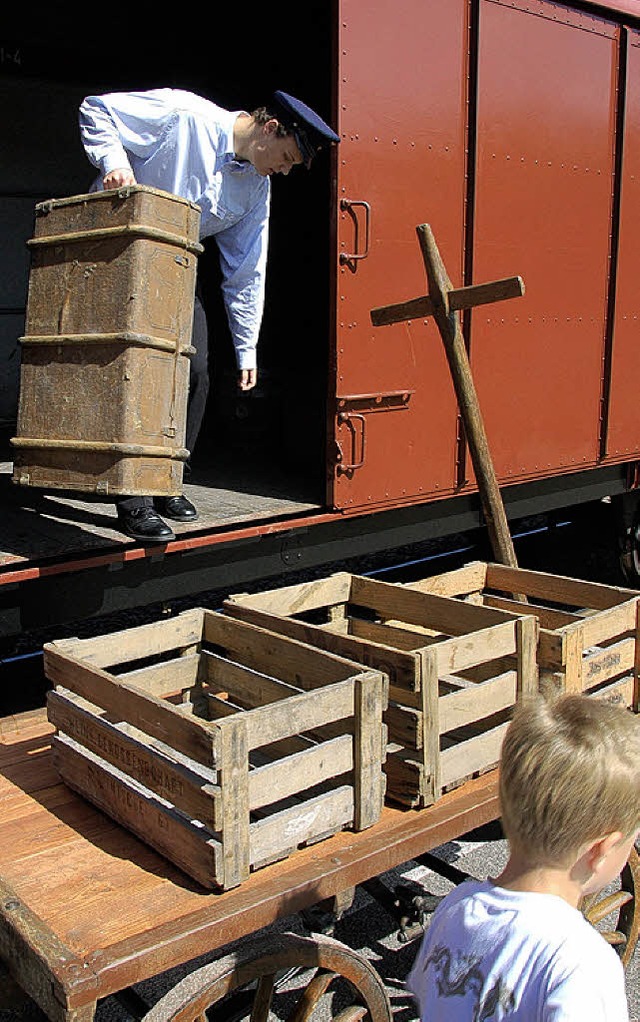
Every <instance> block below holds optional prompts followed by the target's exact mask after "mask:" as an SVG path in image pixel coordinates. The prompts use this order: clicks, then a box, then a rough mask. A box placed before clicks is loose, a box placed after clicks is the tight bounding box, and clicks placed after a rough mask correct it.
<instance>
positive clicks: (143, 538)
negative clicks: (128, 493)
mask: <svg viewBox="0 0 640 1022" xmlns="http://www.w3.org/2000/svg"><path fill="white" fill-rule="evenodd" d="M118 523H119V525H120V528H121V529H122V531H123V532H126V534H127V536H132V537H133V539H139V540H140V542H141V543H168V542H169V540H170V539H175V538H176V537H175V533H174V532H173V529H170V528H169V526H168V525H167V523H166V522H163V521H162V518H161V517H160V515H159V514H157V513H156V512H155V511H154V510H153V508H152V507H134V508H132V509H131V510H130V511H118Z"/></svg>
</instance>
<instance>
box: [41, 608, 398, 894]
mask: <svg viewBox="0 0 640 1022" xmlns="http://www.w3.org/2000/svg"><path fill="white" fill-rule="evenodd" d="M45 671H46V674H47V677H48V678H49V679H50V680H51V681H52V682H54V684H55V689H54V691H52V692H50V693H49V694H48V705H47V708H48V715H49V719H50V720H51V722H52V723H53V724H54V725H55V727H56V728H57V733H56V736H55V738H54V743H53V746H54V755H55V761H56V764H57V767H58V770H59V771H60V774H61V776H62V778H63V779H64V781H65V782H66V783H67V784H68V785H69V786H70V787H71V788H73V789H74V790H76V791H78V792H80V794H82V795H84V796H85V797H86V798H88V799H89V800H90V801H92V802H93V803H95V804H96V805H97V806H98V807H99V808H100V809H102V810H104V811H105V812H106V813H108V814H109V815H111V816H112V817H113V818H114V819H116V820H117V821H118V822H119V823H122V824H123V825H124V826H126V827H128V828H129V829H130V830H132V831H133V832H134V833H136V834H137V835H138V836H139V837H140V838H142V839H143V840H144V841H146V842H147V843H148V844H150V845H152V846H153V847H154V848H156V849H157V850H158V851H160V852H161V853H163V854H164V855H165V856H166V857H167V858H169V859H171V860H172V862H174V863H175V864H176V865H178V866H180V867H181V868H182V869H183V870H184V871H185V872H186V873H188V874H189V875H190V876H192V877H193V878H194V879H196V880H198V881H199V882H200V883H201V884H203V885H204V886H205V887H217V888H222V889H226V888H230V887H234V886H237V885H238V884H239V883H241V882H242V881H243V880H244V879H246V877H247V876H248V875H249V872H250V870H252V869H256V868H258V867H260V866H264V865H266V864H267V863H269V862H273V861H275V860H278V859H282V858H284V857H286V856H288V855H290V854H291V853H292V852H293V851H294V850H295V849H296V848H298V847H299V846H301V845H303V844H308V843H311V842H315V841H318V840H320V839H321V838H323V837H327V836H329V835H331V834H334V833H336V832H337V831H339V830H341V829H343V828H346V827H352V828H354V829H356V830H361V829H363V828H365V827H369V826H370V825H371V824H374V823H375V822H376V821H377V820H378V818H379V816H380V812H381V810H382V806H383V802H384V786H385V777H384V774H383V771H382V763H383V759H384V756H385V754H386V728H385V726H384V724H383V722H382V715H383V710H384V708H385V707H386V702H387V693H388V681H387V679H386V677H385V676H384V675H383V674H382V673H380V672H378V671H370V670H363V669H362V668H361V667H359V666H358V665H355V664H353V663H351V662H349V661H346V660H343V659H341V658H339V657H337V656H332V655H330V654H324V653H321V652H320V651H318V650H313V649H310V648H309V647H307V646H304V645H301V644H300V643H297V642H295V641H292V640H291V639H288V638H286V637H283V636H279V635H274V634H271V633H268V632H266V631H264V630H263V629H260V628H256V627H255V626H253V625H250V624H246V623H244V622H242V621H237V620H234V619H232V618H230V617H227V616H224V615H222V614H216V613H214V612H212V611H208V610H202V609H197V610H191V611H187V612H185V613H183V614H180V615H178V616H177V617H175V618H170V619H168V620H166V621H161V622H158V623H155V624H148V625H142V626H139V627H136V628H131V629H128V630H126V631H122V632H116V633H113V634H111V635H106V636H101V637H99V638H91V639H68V640H62V641H58V642H52V643H49V644H48V645H46V646H45Z"/></svg>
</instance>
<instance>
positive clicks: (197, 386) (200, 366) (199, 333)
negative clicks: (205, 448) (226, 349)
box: [116, 289, 209, 511]
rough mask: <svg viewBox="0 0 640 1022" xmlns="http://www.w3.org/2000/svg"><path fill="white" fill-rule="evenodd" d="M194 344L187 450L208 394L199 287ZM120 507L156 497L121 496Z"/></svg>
mask: <svg viewBox="0 0 640 1022" xmlns="http://www.w3.org/2000/svg"><path fill="white" fill-rule="evenodd" d="M191 344H192V347H194V348H195V352H194V354H193V355H192V356H191V360H190V366H189V399H188V404H187V430H186V437H185V443H186V446H187V450H189V451H190V452H191V451H193V449H194V447H195V445H196V441H197V439H198V435H199V433H200V427H201V426H202V420H203V418H204V412H205V408H206V406H207V397H208V396H209V332H208V330H207V317H206V314H205V311H204V306H203V304H202V300H201V298H200V295H199V293H198V290H197V289H196V297H195V302H194V306H193V331H192V334H191ZM116 507H117V508H118V511H132V510H133V509H134V508H137V507H153V497H118V498H117V499H116Z"/></svg>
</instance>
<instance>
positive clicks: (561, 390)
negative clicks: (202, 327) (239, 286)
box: [0, 0, 640, 636]
mask: <svg viewBox="0 0 640 1022" xmlns="http://www.w3.org/2000/svg"><path fill="white" fill-rule="evenodd" d="M43 19H44V20H43ZM20 22H22V23H20ZM9 31H10V33H11V34H10V35H8V36H7V38H6V39H4V40H0V44H1V45H0V104H1V106H2V108H3V123H5V124H7V125H9V126H10V130H9V131H8V132H7V133H6V135H7V137H6V139H5V142H6V147H5V149H4V153H5V156H6V157H7V158H6V159H3V161H2V164H1V165H0V208H1V209H2V210H3V211H4V212H5V214H6V215H5V216H3V218H2V220H3V225H2V233H3V241H5V242H6V244H5V245H4V249H3V251H4V253H5V254H4V255H3V256H2V259H1V261H2V267H3V271H4V272H3V274H0V279H2V284H1V285H0V292H1V293H0V360H1V361H2V362H3V365H4V367H5V369H3V372H2V373H1V374H0V376H1V377H2V380H3V381H4V382H3V383H2V384H0V388H3V389H0V416H1V421H2V423H3V424H4V425H5V426H6V427H7V430H8V435H10V432H11V420H12V416H13V415H14V414H15V406H16V385H17V376H16V366H17V363H18V355H17V338H18V337H19V335H20V333H21V328H20V324H21V316H22V315H23V313H24V295H25V292H26V280H27V275H28V263H27V256H26V250H25V246H24V241H25V240H26V239H27V238H28V237H29V236H30V232H31V226H32V215H33V206H34V203H35V201H38V200H39V199H42V198H50V197H59V196H62V195H69V194H78V193H81V192H83V191H86V190H87V188H88V185H89V183H90V181H91V174H90V173H89V171H90V168H88V165H87V164H86V161H85V160H84V156H83V154H82V152H81V150H80V145H79V141H78V138H77V130H76V107H77V103H78V102H79V101H80V100H81V98H82V96H83V95H85V94H87V93H89V92H98V91H108V90H116V89H119V88H126V89H130V88H136V89H140V88H147V87H152V86H156V85H175V86H178V87H182V88H190V89H193V90H194V91H200V92H203V93H204V94H206V95H210V96H211V97H213V98H215V99H217V100H218V101H219V102H221V103H222V104H224V105H227V106H229V107H230V108H235V109H239V108H243V107H247V106H248V107H251V105H252V104H253V105H258V104H259V103H260V102H262V101H263V99H264V97H265V95H268V94H270V92H271V91H272V89H274V88H285V89H288V90H290V91H291V92H293V93H297V94H299V95H301V96H303V97H304V98H305V99H306V100H307V101H308V102H309V103H311V104H312V105H314V106H315V107H316V108H317V109H319V110H320V111H321V112H322V113H323V114H324V115H325V116H326V117H327V118H328V119H329V120H331V121H332V123H333V124H334V125H335V126H336V127H337V129H338V130H339V132H340V135H341V143H340V145H339V147H338V148H337V150H336V151H335V152H334V153H332V155H331V157H330V158H326V156H325V158H324V160H322V159H321V160H318V161H316V163H317V166H314V167H313V169H312V171H311V172H310V173H309V174H307V173H306V172H300V173H297V174H294V175H292V176H291V177H290V178H289V179H287V180H286V181H285V180H282V181H275V182H274V195H273V216H272V224H273V226H272V237H271V251H270V276H269V282H268V294H267V310H266V314H265V320H264V325H263V332H262V338H261V342H260V349H259V357H260V373H261V376H260V385H259V387H258V388H257V390H256V392H254V393H253V394H252V395H251V396H250V397H249V398H248V397H246V396H244V397H243V396H238V395H237V394H236V393H235V389H234V382H233V381H234V371H233V356H232V354H231V345H230V342H229V340H228V337H227V336H226V328H225V326H224V324H223V319H222V317H221V313H220V309H219V307H218V295H217V292H218V289H217V287H216V273H217V267H216V258H215V250H214V251H210V250H207V251H206V252H205V255H204V256H203V257H202V260H201V268H200V276H201V280H202V282H203V285H204V288H205V299H206V301H207V305H208V313H209V318H210V321H211V324H212V326H213V329H212V335H213V337H214V342H213V362H214V367H215V371H214V384H213V391H214V393H213V400H211V401H210V406H209V412H208V417H207V421H206V423H205V439H204V440H203V441H201V449H199V450H197V451H196V452H194V469H195V477H196V479H198V478H199V479H200V481H201V482H202V484H203V485H202V490H203V491H205V490H206V489H207V486H208V485H209V484H210V485H213V486H215V487H218V488H220V487H224V492H225V494H227V495H229V494H231V493H234V492H235V493H240V492H242V493H244V494H245V495H246V494H252V493H262V494H263V495H264V494H265V493H266V494H269V492H271V491H270V490H269V486H273V485H274V480H275V479H277V480H278V486H279V487H280V489H279V492H280V493H284V495H285V498H286V499H285V500H283V501H282V502H281V503H278V502H276V503H275V504H274V505H273V506H272V507H271V509H270V510H265V507H264V502H262V503H260V502H257V503H256V504H255V506H254V507H253V508H251V507H249V508H248V509H247V507H246V506H244V505H243V508H242V511H241V512H237V513H234V511H233V510H232V511H231V512H229V513H228V514H226V515H221V514H220V509H219V507H218V508H217V509H216V508H215V507H214V508H213V509H211V508H210V509H209V512H207V514H204V515H203V516H202V518H201V521H200V522H199V523H198V524H197V526H191V527H185V529H184V530H183V531H180V534H179V536H178V538H177V540H176V542H175V543H174V544H169V545H168V547H167V548H166V550H165V551H164V552H163V553H162V554H161V555H160V554H159V553H158V551H157V550H156V551H153V552H150V551H144V550H142V549H139V548H135V546H134V545H132V543H131V541H128V540H126V539H125V538H124V537H120V536H119V535H118V534H117V532H115V531H109V528H108V527H107V528H106V531H105V530H103V532H102V533H101V532H100V529H99V528H98V529H94V531H93V533H92V532H91V529H92V526H91V521H92V514H87V515H85V517H84V518H82V520H81V522H80V518H79V517H78V516H79V514H80V513H79V511H78V507H77V503H76V504H75V505H74V507H73V513H72V514H71V516H70V517H67V519H65V518H64V513H63V512H62V511H60V508H59V507H58V517H57V518H56V524H55V530H54V535H53V538H52V537H51V535H49V534H47V532H46V529H43V527H42V525H41V522H42V516H40V518H39V519H38V521H39V522H40V524H39V526H38V529H36V530H35V531H36V532H38V542H39V543H40V546H38V545H37V544H36V541H35V538H34V539H33V542H32V541H31V537H32V536H33V534H34V530H33V529H31V528H29V529H25V528H24V527H23V530H22V532H21V533H20V528H19V526H16V525H15V523H16V522H17V521H18V520H20V521H22V522H24V519H23V518H22V519H20V512H21V510H22V506H21V505H20V500H22V499H24V495H21V497H20V498H17V497H16V496H15V494H14V493H13V491H12V488H11V486H10V484H9V479H8V475H7V474H5V476H4V477H0V478H2V482H3V484H4V483H6V485H3V488H2V491H1V492H2V499H3V501H5V502H6V503H7V504H8V505H9V504H10V505H11V508H12V516H13V517H11V521H12V522H14V526H13V527H12V528H13V530H14V531H13V532H12V533H11V535H10V536H8V537H7V538H6V539H5V540H4V541H3V542H0V547H2V549H3V550H4V551H5V552H4V553H3V554H2V555H1V561H0V582H6V583H11V584H10V585H6V586H0V591H1V595H0V618H1V620H2V627H1V634H2V635H3V636H12V635H16V634H17V633H18V632H20V631H22V630H24V629H25V628H26V627H32V626H38V625H47V624H50V625H59V624H61V623H62V622H63V621H68V620H71V619H72V618H73V617H74V613H75V616H76V618H77V617H82V616H85V615H89V616H99V615H100V614H104V613H107V612H109V611H111V610H117V609H122V608H123V607H133V606H136V605H140V606H141V605H143V604H147V603H152V602H160V601H162V600H165V601H166V600H169V599H171V598H173V597H175V596H180V595H186V594H187V593H189V594H191V593H195V592H198V591H203V590H204V589H209V588H213V587H215V586H216V585H217V586H218V587H219V588H221V589H224V588H229V587H233V586H236V585H237V584H238V583H239V582H241V583H247V582H249V583H251V582H252V581H256V580H258V579H260V578H261V577H264V576H265V575H268V574H274V573H275V572H276V571H277V570H278V569H279V570H282V571H292V570H296V569H299V568H309V567H314V566H318V565H322V564H325V563H328V562H329V561H330V560H332V559H336V558H338V557H341V556H346V555H349V554H353V553H360V552H370V551H380V550H384V549H388V548H389V547H393V546H394V545H395V546H399V545H400V544H401V543H402V542H406V541H409V540H411V541H415V540H418V539H420V540H421V539H425V538H428V537H429V536H433V535H442V534H444V533H447V532H454V531H457V530H459V529H460V528H461V527H470V526H472V525H474V524H475V525H477V524H478V523H479V522H480V520H481V516H480V511H479V503H478V500H477V493H476V490H477V488H476V485H475V481H474V476H473V471H472V467H471V464H470V460H469V456H468V450H467V447H466V444H465V442H464V435H463V430H462V427H461V420H460V415H459V411H458V407H457V403H456V399H455V394H454V390H453V387H452V383H451V379H450V375H449V370H448V366H447V362H446V359H445V355H444V351H443V348H442V344H441V341H440V337H439V335H438V332H437V329H436V327H435V324H434V322H433V320H422V319H419V320H414V321H412V322H410V323H401V324H396V325H394V326H388V327H385V328H374V327H373V326H372V324H371V319H370V311H371V309H372V308H374V307H377V306H382V305H387V304H392V303H396V302H400V301H403V300H406V299H410V298H415V297H417V296H420V295H424V294H425V293H426V287H427V285H426V279H425V272H424V266H423V263H422V260H421V256H420V250H419V247H418V244H417V240H416V231H415V228H416V226H417V225H418V224H421V223H429V224H430V225H431V227H432V229H433V231H434V234H435V237H436V239H437V243H438V246H439V249H440V252H441V254H442V257H443V260H444V262H445V265H446V267H447V270H448V273H449V276H450V277H451V280H452V282H453V285H454V286H455V287H459V286H463V285H466V284H471V283H482V282H484V281H488V280H492V279H498V278H502V277H507V276H512V275H516V274H517V275H520V276H521V277H522V278H523V280H524V282H525V287H526V292H525V295H524V296H523V297H522V298H519V299H517V300H513V301H509V302H503V303H500V304H496V305H488V306H484V307H482V308H478V309H476V310H474V311H473V313H472V314H468V315H467V316H466V317H465V320H464V329H465V336H466V341H467V344H468V348H469V352H470V360H471V366H472V370H473V373H474V377H475V381H476V386H477V390H478V395H479V399H480V404H481V408H482V412H483V415H484V420H485V425H486V430H487V434H488V439H489V443H490V446H491V450H492V454H493V458H494V462H495V467H496V471H497V475H498V479H499V481H500V483H501V485H502V486H503V487H504V488H505V489H504V494H505V500H506V504H507V510H508V513H509V516H510V518H512V519H513V518H516V517H518V516H522V515H525V514H528V513H531V512H533V511H535V512H538V511H547V510H549V509H552V508H564V507H570V506H573V505H576V504H578V503H581V502H585V501H591V500H594V499H600V498H601V497H603V496H611V497H612V498H614V499H615V501H618V502H619V503H620V504H621V505H624V510H625V514H626V524H627V526H628V525H629V524H630V523H631V524H632V525H633V522H632V512H633V508H634V507H635V499H634V498H635V493H634V490H635V486H636V484H637V481H638V477H637V464H638V461H640V403H639V402H638V401H637V399H636V387H637V379H638V376H639V375H640V372H639V371H640V346H639V345H638V343H637V338H638V317H639V313H640V298H639V294H638V286H637V266H638V263H639V261H640V241H639V240H638V232H637V223H638V218H639V215H640V191H639V184H638V182H639V181H640V3H639V2H637V0H602V2H600V3H594V2H587V0H582V2H578V0H576V2H574V3H558V2H555V0H447V2H446V3H442V2H441V0H421V2H419V3H418V2H416V0H403V2H402V3H397V2H395V0H394V2H392V0H373V2H370V3H363V2H362V0H337V2H334V3H328V2H326V0H311V2H310V3H308V4H307V5H306V6H305V13H304V17H303V16H302V15H301V13H300V11H299V9H298V8H297V7H296V6H295V5H293V4H289V3H286V2H284V3H281V4H277V5H274V7H273V9H271V10H270V11H269V12H268V17H267V16H266V15H265V16H263V17H262V18H261V20H260V21H257V22H256V23H255V24H248V23H245V22H244V21H243V22H242V24H240V23H239V22H238V18H237V14H236V13H235V12H233V11H228V10H227V11H225V12H224V13H221V12H219V11H216V12H215V15H213V14H212V15H211V25H210V26H209V27H208V28H207V30H206V31H203V30H202V29H201V28H198V26H196V25H188V26H184V31H180V32H176V27H175V25H174V24H173V23H171V24H168V23H167V22H166V21H164V20H163V19H161V18H157V19H149V18H145V19H144V20H138V21H136V20H135V19H134V20H133V21H131V20H130V19H129V18H127V28H126V31H125V30H124V27H123V26H116V25H115V23H114V22H111V21H108V20H107V19H105V21H104V22H101V23H100V24H97V25H96V27H95V29H92V30H91V32H89V31H88V30H87V29H86V27H84V26H82V27H80V26H78V24H77V23H76V22H74V21H73V19H72V17H71V16H70V15H66V16H65V15H60V14H59V13H58V12H56V15H55V17H53V15H52V16H51V18H50V21H47V16H46V15H43V14H41V15H39V18H38V21H37V22H36V23H32V24H29V23H27V19H25V18H22V19H21V18H20V16H18V18H17V20H16V19H14V25H13V26H12V28H11V29H10V30H9ZM52 414H55V409H52ZM9 458H10V455H7V461H8V460H9ZM198 470H199V471H200V476H199V477H198ZM207 473H209V475H207ZM259 478H260V479H262V480H264V479H266V480H267V484H266V488H265V484H264V483H260V484H258V483H257V482H256V480H258V479H259ZM260 486H262V487H263V489H262V490H260ZM14 489H15V488H14ZM218 492H219V490H216V493H218ZM196 496H198V494H196ZM199 496H200V497H202V498H203V500H204V496H203V493H200V494H199ZM229 500H231V498H229ZM16 502H17V504H16ZM205 504H206V500H205ZM42 507H43V504H42V503H41V504H40V505H39V506H38V507H36V510H38V509H39V510H40V511H42ZM32 509H33V508H32ZM94 510H95V509H94ZM60 515H62V519H63V520H65V522H66V524H67V525H68V524H69V522H72V523H74V526H76V527H74V528H73V529H69V530H68V531H65V530H64V529H63V530H62V531H61V526H60ZM94 517H95V516H94ZM98 517H99V516H98ZM6 520H8V519H6ZM33 521H34V517H33V515H31V517H30V519H29V522H33ZM79 522H80V525H79V524H78V523H79ZM103 522H104V517H103ZM107 524H108V523H107ZM16 529H17V532H18V533H19V539H16V536H15V533H16ZM38 530H39V531H38ZM9 531H10V530H9ZM633 531H634V530H633V527H632V528H631V534H632V535H633ZM89 534H91V538H90V539H87V536H88V535H89ZM249 541H251V542H249ZM241 543H245V544H248V545H245V546H241V545H240V544H241ZM194 555H195V557H196V559H195V560H194ZM189 558H191V559H189ZM198 558H200V559H199V560H198ZM158 560H160V561H161V562H162V563H161V565H160V566H159V567H158ZM114 567H115V568H117V569H118V574H117V581H116V583H114V582H113V578H114V573H113V571H112V569H113V568H114ZM123 568H124V569H126V572H125V574H124V575H123V574H122V569H123ZM61 578H62V579H63V580H64V583H65V584H64V586H61V585H60V580H61ZM80 586H82V589H80V588H79V587H80ZM79 592H82V593H83V597H82V601H83V603H82V610H81V611H80V610H79V604H78V593H79ZM87 594H89V595H87ZM67 595H68V597H69V598H68V600H65V596H67Z"/></svg>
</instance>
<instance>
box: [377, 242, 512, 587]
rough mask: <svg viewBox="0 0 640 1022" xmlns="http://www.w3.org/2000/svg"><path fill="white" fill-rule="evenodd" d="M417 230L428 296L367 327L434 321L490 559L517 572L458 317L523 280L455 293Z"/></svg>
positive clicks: (433, 248) (386, 310) (383, 312)
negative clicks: (470, 464)
mask: <svg viewBox="0 0 640 1022" xmlns="http://www.w3.org/2000/svg"><path fill="white" fill-rule="evenodd" d="M416 230H417V233H418V240H419V242H420V248H421V251H422V257H423V259H424V264H425V269H426V272H427V281H428V285H429V293H428V295H425V296H423V297H422V298H414V299H412V300H411V301H408V302H401V303H400V304H398V305H386V306H384V307H382V308H379V309H372V310H371V322H372V323H373V325H374V326H387V325H389V324H390V323H402V322H405V321H407V320H411V319H423V318H424V317H427V316H433V317H434V319H435V321H436V324H437V326H438V330H439V331H440V335H441V337H442V340H443V343H444V348H445V352H446V355H447V361H448V363H449V369H450V371H451V376H452V379H453V385H454V388H455V392H456V396H457V399H458V405H459V407H460V413H461V415H462V421H463V423H464V429H465V434H466V437H467V443H468V444H469V451H470V453H471V460H472V462H473V468H474V471H475V474H476V480H477V482H478V490H479V492H480V499H481V500H482V506H483V510H484V515H485V519H486V522H487V529H488V531H489V538H490V540H491V546H492V549H493V553H494V556H495V558H496V560H498V561H500V562H501V563H503V564H509V565H511V567H514V568H515V567H517V560H516V554H515V550H514V547H513V540H512V538H511V533H510V532H509V525H508V523H507V516H506V513H505V510H504V504H503V502H502V496H501V494H500V487H499V486H498V481H497V478H496V474H495V469H494V467H493V461H492V459H491V452H490V450H489V444H488V441H487V435H486V432H485V428H484V423H483V421H482V415H481V412H480V404H479V402H478V395H477V393H476V389H475V384H474V382H473V376H472V373H471V365H470V363H469V356H468V354H467V349H466V346H465V343H464V338H463V335H462V327H461V325H460V317H459V315H458V312H459V311H460V310H462V309H471V308H474V307H475V306H476V305H486V304H488V303H490V302H499V301H502V300H503V299H505V298H517V297H519V296H521V295H523V294H524V283H523V281H522V278H521V277H507V278H506V279H505V280H495V281H492V282H491V283H489V284H475V285H471V286H470V287H461V288H454V287H453V285H452V284H451V281H450V280H449V277H448V276H447V272H446V270H445V267H444V263H443V262H442V258H441V256H440V252H439V251H438V247H437V245H436V242H435V239H434V236H433V231H432V230H431V227H430V226H429V224H420V226H418V227H417V228H416Z"/></svg>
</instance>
